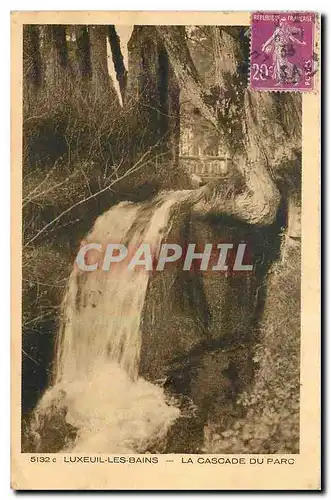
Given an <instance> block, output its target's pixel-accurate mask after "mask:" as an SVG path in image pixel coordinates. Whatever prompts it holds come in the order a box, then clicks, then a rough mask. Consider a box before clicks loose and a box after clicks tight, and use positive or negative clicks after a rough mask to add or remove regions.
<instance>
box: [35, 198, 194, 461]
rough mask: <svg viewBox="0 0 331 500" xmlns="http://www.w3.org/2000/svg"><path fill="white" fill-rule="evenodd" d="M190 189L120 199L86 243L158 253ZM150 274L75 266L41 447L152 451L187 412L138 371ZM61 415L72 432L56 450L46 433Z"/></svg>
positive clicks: (38, 427) (40, 415)
mask: <svg viewBox="0 0 331 500" xmlns="http://www.w3.org/2000/svg"><path fill="white" fill-rule="evenodd" d="M189 193H190V192H188V191H176V192H170V193H169V192H168V193H162V194H160V195H159V196H158V197H157V198H156V199H154V200H153V201H152V202H147V203H142V204H135V203H128V202H123V203H120V204H119V205H117V206H115V207H113V208H111V209H110V210H109V211H108V212H106V213H105V214H103V215H102V216H101V217H99V218H98V219H97V221H96V223H95V226H94V228H93V230H92V231H91V232H90V234H89V235H88V237H87V238H86V240H85V242H84V243H89V242H93V243H99V244H101V245H102V246H104V247H105V246H106V245H107V244H108V243H117V244H118V243H122V244H125V245H126V246H127V247H128V248H129V253H130V248H131V249H132V250H134V249H135V248H137V247H138V246H139V245H140V244H141V243H148V244H150V245H151V247H152V248H153V253H154V255H156V256H157V255H158V252H159V249H160V246H161V243H162V241H163V240H164V239H165V238H166V237H167V234H169V231H170V229H171V226H172V220H173V217H172V216H173V214H175V213H176V207H178V206H179V205H180V204H181V202H183V201H185V200H186V199H187V197H188V195H189ZM149 277H150V274H149V272H148V271H146V270H145V269H143V268H139V270H138V271H137V270H129V269H128V266H127V265H123V266H118V267H117V268H116V269H114V270H111V272H106V271H103V270H102V269H98V270H95V271H93V272H84V271H81V270H80V269H79V268H78V266H76V265H75V267H74V269H73V271H72V274H71V276H70V278H69V283H68V288H67V293H66V297H65V299H64V310H63V320H62V326H61V331H60V335H59V338H58V347H57V354H56V360H55V361H56V362H55V376H54V385H53V386H52V387H50V388H49V389H48V390H47V391H46V393H45V394H44V396H43V397H42V399H41V401H40V402H39V404H38V406H37V408H36V410H35V412H34V419H33V422H32V424H31V432H32V434H33V435H34V436H35V442H36V449H37V451H55V448H57V451H64V450H66V451H75V452H78V451H84V452H116V453H118V452H121V453H129V452H131V453H132V452H144V451H146V450H148V449H150V447H151V446H152V447H153V446H154V448H155V446H157V443H159V442H160V441H161V440H162V439H163V438H164V437H165V435H166V434H167V431H168V429H169V428H170V426H171V425H172V424H173V423H174V421H175V420H176V419H177V418H178V417H179V413H180V411H179V409H178V408H177V407H176V406H175V405H173V404H171V402H170V401H167V399H166V396H165V394H164V391H163V389H162V387H160V386H157V385H154V384H152V383H150V382H147V381H146V380H144V379H142V378H141V377H139V376H138V370H139V359H140V347H141V331H140V325H141V321H142V313H143V307H144V301H145V296H146V291H147V286H148V281H149ZM54 419H55V422H56V423H55V424H54ZM61 419H62V421H63V420H64V424H63V422H62V424H61V425H62V427H63V426H64V427H65V429H66V431H65V432H64V433H66V434H67V436H66V437H65V438H63V437H61V439H60V438H59V439H58V442H57V444H56V445H55V448H54V445H52V446H50V445H48V444H47V439H46V440H45V438H43V437H42V436H43V435H45V434H47V427H51V426H53V427H54V425H55V427H56V429H57V432H58V428H59V424H58V422H59V420H61ZM51 422H53V424H51ZM68 429H71V430H72V429H75V432H74V433H73V432H69V431H68ZM49 433H51V431H50V432H49ZM53 433H54V432H53ZM45 441H46V444H45ZM60 442H61V444H60V445H59V443H60Z"/></svg>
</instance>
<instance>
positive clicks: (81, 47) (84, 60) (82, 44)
mask: <svg viewBox="0 0 331 500" xmlns="http://www.w3.org/2000/svg"><path fill="white" fill-rule="evenodd" d="M75 28H76V29H75V36H76V58H77V61H78V68H79V72H80V76H81V77H82V78H83V79H87V78H91V76H92V68H91V57H90V36H89V33H88V31H87V27H86V26H75Z"/></svg>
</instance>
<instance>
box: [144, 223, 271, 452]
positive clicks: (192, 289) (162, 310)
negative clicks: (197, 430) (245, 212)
mask: <svg viewBox="0 0 331 500" xmlns="http://www.w3.org/2000/svg"><path fill="white" fill-rule="evenodd" d="M180 240H181V244H182V245H183V244H184V245H185V242H186V244H187V242H192V243H197V244H198V246H200V247H202V248H203V247H204V245H205V244H206V243H214V244H215V243H221V242H222V243H225V242H228V243H234V245H235V246H236V245H237V244H238V243H241V242H243V243H247V245H248V246H249V252H250V258H251V260H252V263H253V265H254V268H253V272H250V273H247V272H239V273H238V272H237V273H231V272H230V273H228V274H225V273H224V272H217V271H199V270H197V269H196V270H190V271H182V269H181V267H182V266H181V264H180V263H179V264H178V266H177V267H176V268H174V267H173V268H171V269H170V270H168V271H165V272H159V273H155V274H154V276H153V278H152V279H151V280H150V284H149V288H148V292H147V296H146V301H145V313H144V319H143V324H142V347H141V364H140V373H141V375H142V376H144V377H146V378H147V379H148V380H151V381H157V380H163V381H164V380H166V386H167V387H168V388H169V390H170V392H171V393H175V394H181V395H185V396H188V397H189V398H190V399H191V400H192V401H193V402H194V403H195V404H196V405H197V408H198V410H197V414H196V415H198V418H200V420H201V422H205V421H206V419H207V418H208V419H214V418H215V419H217V420H218V422H220V421H222V419H226V417H225V414H226V413H227V410H226V408H228V413H229V414H231V413H232V414H233V402H234V401H235V395H236V394H237V393H238V392H240V391H241V390H242V389H243V388H244V387H245V386H246V385H247V384H249V382H250V380H251V377H252V363H251V358H250V347H251V345H252V343H253V342H254V330H255V328H256V323H257V320H258V313H259V291H260V290H261V289H262V288H263V287H262V284H263V278H264V276H265V273H266V271H267V269H268V264H269V261H270V256H271V254H272V252H271V251H270V248H267V247H266V246H265V241H267V238H266V234H265V231H264V232H263V231H262V230H257V229H255V228H254V229H252V228H251V227H250V226H246V225H238V222H237V221H231V220H221V219H220V218H214V219H211V218H209V219H198V218H195V219H192V218H191V219H188V220H187V221H186V224H185V228H184V230H182V233H181V235H180ZM194 425H196V420H195V424H194ZM185 426H187V422H186V424H185ZM185 432H186V431H185ZM178 446H179V448H180V445H178ZM176 447H177V445H176ZM176 447H175V448H176ZM178 451H180V449H179V450H178Z"/></svg>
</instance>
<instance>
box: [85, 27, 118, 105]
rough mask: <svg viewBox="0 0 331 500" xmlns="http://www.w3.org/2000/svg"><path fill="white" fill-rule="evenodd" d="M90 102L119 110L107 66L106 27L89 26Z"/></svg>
mask: <svg viewBox="0 0 331 500" xmlns="http://www.w3.org/2000/svg"><path fill="white" fill-rule="evenodd" d="M88 29H89V36H90V53H91V69H92V80H91V92H92V96H91V97H92V100H93V101H92V102H94V103H98V104H101V105H103V106H109V107H110V106H111V107H112V109H113V112H115V110H116V109H117V110H119V107H120V106H119V101H118V97H117V94H116V90H115V88H114V85H113V82H112V80H111V77H110V74H109V71H108V64H107V57H108V56H107V27H106V26H99V25H98V26H89V28H88Z"/></svg>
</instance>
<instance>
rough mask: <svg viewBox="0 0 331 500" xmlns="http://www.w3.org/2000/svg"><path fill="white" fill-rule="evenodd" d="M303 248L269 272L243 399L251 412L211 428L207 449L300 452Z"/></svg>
mask: <svg viewBox="0 0 331 500" xmlns="http://www.w3.org/2000/svg"><path fill="white" fill-rule="evenodd" d="M300 266H301V261H300V247H299V246H293V247H289V248H288V250H287V253H286V259H284V260H283V261H279V262H277V263H275V264H274V265H273V266H272V268H271V269H270V271H269V275H268V278H267V279H268V283H267V285H268V289H267V297H266V303H265V309H264V313H263V319H262V322H261V325H260V333H259V343H258V344H257V345H256V348H255V355H254V362H255V364H256V366H257V369H256V374H255V378H254V383H253V384H252V387H251V388H250V390H247V391H246V392H244V393H242V394H241V396H240V397H239V400H238V402H237V404H238V406H239V407H242V408H244V409H245V416H244V417H243V418H241V419H239V420H237V421H236V422H235V423H234V424H233V425H232V426H231V428H229V429H228V430H226V431H223V432H220V429H219V428H218V426H217V425H215V424H214V425H209V426H207V428H206V429H205V452H207V453H298V452H299V433H300V430H299V409H300Z"/></svg>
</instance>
